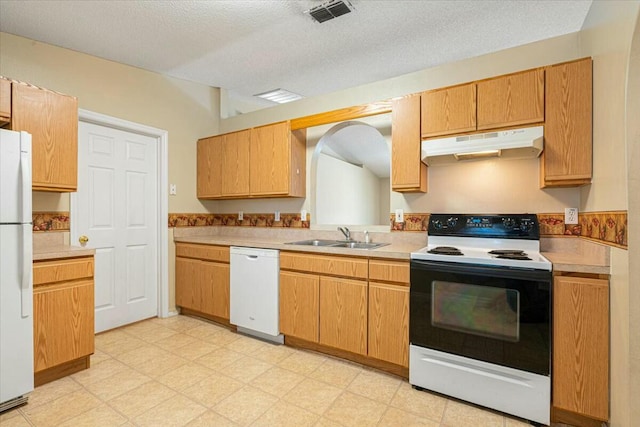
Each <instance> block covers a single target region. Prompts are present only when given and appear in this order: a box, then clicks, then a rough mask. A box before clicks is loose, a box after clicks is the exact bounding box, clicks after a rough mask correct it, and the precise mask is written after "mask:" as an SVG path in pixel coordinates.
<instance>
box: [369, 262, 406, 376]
mask: <svg viewBox="0 0 640 427" xmlns="http://www.w3.org/2000/svg"><path fill="white" fill-rule="evenodd" d="M383 282H384V283H383ZM369 357H373V358H375V359H379V360H384V361H386V362H391V363H394V364H396V365H400V366H404V367H407V368H408V367H409V262H408V261H395V260H376V259H371V260H369Z"/></svg>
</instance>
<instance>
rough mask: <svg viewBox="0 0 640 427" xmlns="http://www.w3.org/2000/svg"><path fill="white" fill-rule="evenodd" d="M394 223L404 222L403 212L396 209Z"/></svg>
mask: <svg viewBox="0 0 640 427" xmlns="http://www.w3.org/2000/svg"><path fill="white" fill-rule="evenodd" d="M396 222H404V211H403V210H402V209H396Z"/></svg>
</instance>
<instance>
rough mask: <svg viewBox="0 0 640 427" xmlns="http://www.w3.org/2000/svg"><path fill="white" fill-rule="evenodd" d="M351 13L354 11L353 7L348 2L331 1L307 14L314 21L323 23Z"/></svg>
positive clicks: (340, 0)
mask: <svg viewBox="0 0 640 427" xmlns="http://www.w3.org/2000/svg"><path fill="white" fill-rule="evenodd" d="M351 11H353V6H352V5H351V3H349V2H348V1H343V0H331V1H329V2H326V3H323V4H321V5H319V6H316V7H314V8H312V9H309V10H308V11H306V12H305V13H308V14H309V16H311V18H313V20H314V21H316V22H318V23H323V22H325V21H329V20H331V19H333V18H337V17H338V16H342V15H345V14H347V13H350V12H351Z"/></svg>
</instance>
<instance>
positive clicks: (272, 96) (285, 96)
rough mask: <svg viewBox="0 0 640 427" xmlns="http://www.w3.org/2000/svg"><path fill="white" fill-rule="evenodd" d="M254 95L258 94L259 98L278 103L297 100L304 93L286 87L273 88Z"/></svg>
mask: <svg viewBox="0 0 640 427" xmlns="http://www.w3.org/2000/svg"><path fill="white" fill-rule="evenodd" d="M253 96H257V97H258V98H262V99H266V100H268V101H271V102H276V103H278V104H286V103H287V102H291V101H297V100H298V99H302V98H303V96H302V95H298V94H297V93H293V92H289V91H288V90H285V89H273V90H270V91H267V92H263V93H258V94H256V95H253Z"/></svg>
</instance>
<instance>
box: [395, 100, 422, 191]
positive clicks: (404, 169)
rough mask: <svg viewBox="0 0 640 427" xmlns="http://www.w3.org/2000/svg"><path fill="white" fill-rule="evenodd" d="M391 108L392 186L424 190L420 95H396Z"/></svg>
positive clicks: (404, 189)
mask: <svg viewBox="0 0 640 427" xmlns="http://www.w3.org/2000/svg"><path fill="white" fill-rule="evenodd" d="M391 108H392V110H391V188H392V189H393V191H398V192H420V193H426V192H427V166H426V165H425V164H424V163H422V155H421V149H420V143H421V142H420V95H412V96H407V97H404V98H401V99H396V100H394V101H393V103H392V107H391Z"/></svg>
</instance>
